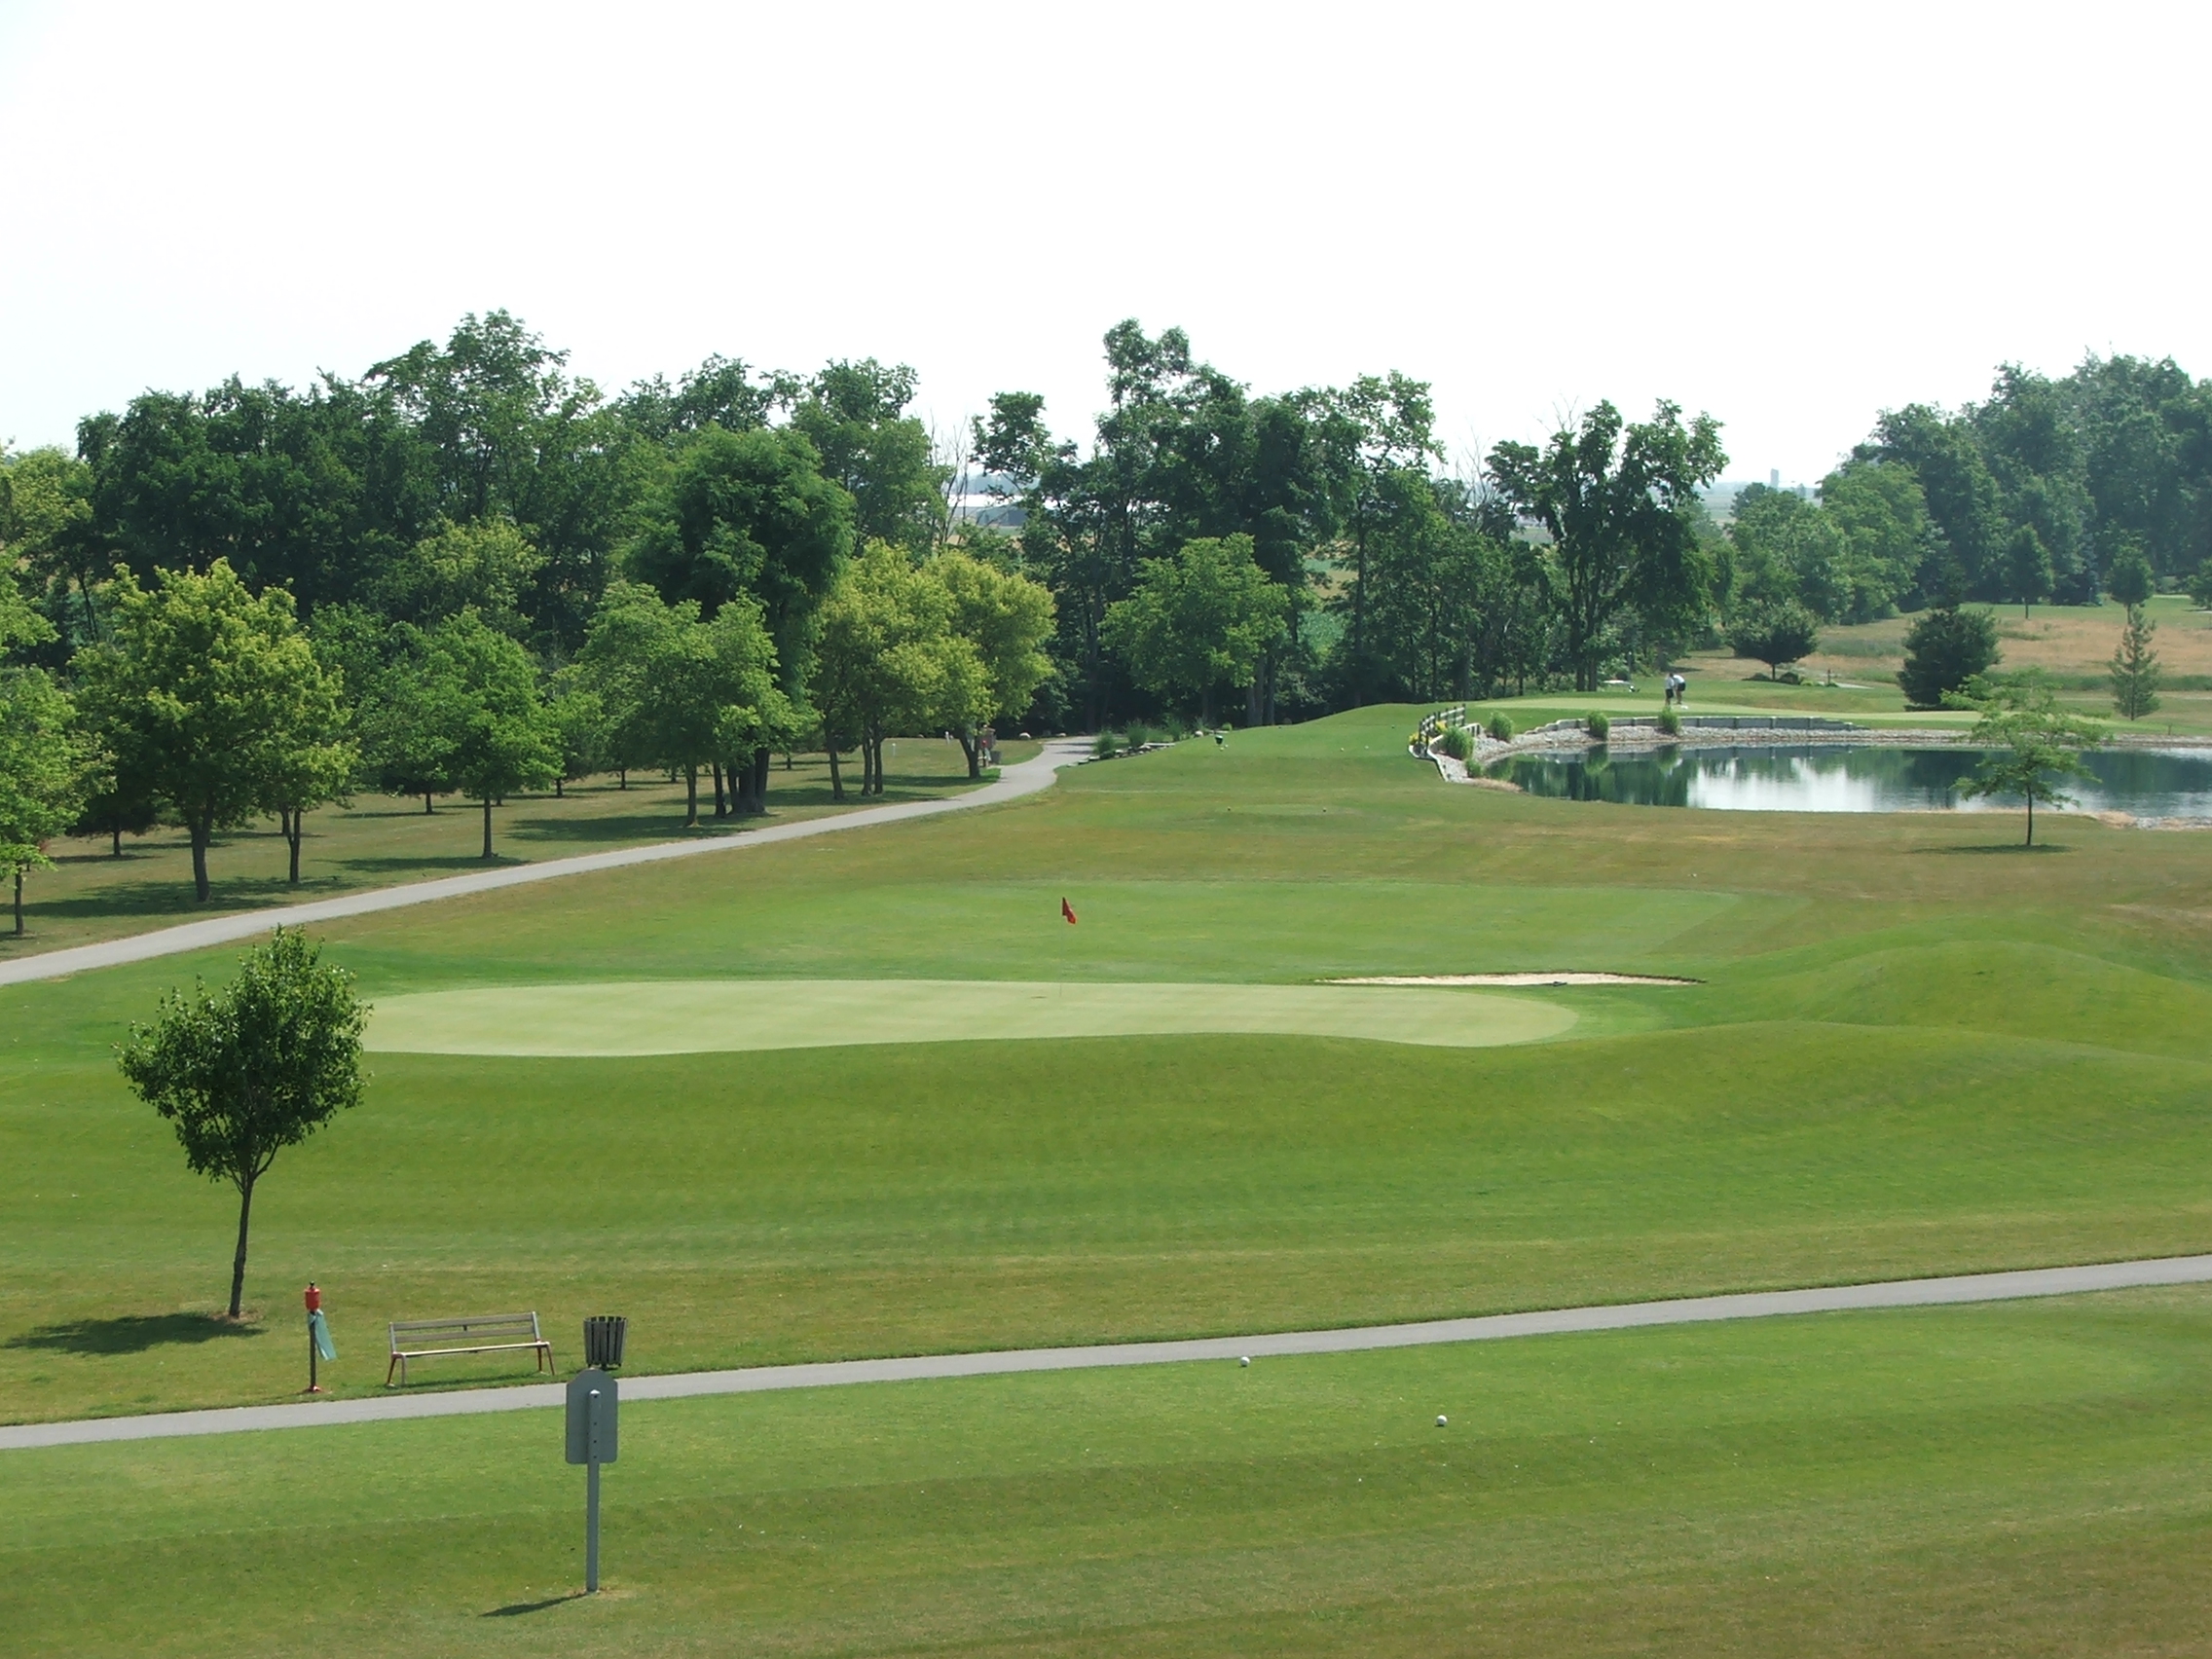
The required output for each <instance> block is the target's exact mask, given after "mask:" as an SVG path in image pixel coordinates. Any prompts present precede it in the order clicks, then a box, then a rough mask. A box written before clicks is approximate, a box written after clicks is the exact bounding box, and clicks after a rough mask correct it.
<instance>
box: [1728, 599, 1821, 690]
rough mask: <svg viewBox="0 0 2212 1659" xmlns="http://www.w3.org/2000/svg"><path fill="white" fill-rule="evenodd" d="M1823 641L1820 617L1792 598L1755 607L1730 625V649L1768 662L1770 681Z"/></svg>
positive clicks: (1778, 677)
mask: <svg viewBox="0 0 2212 1659" xmlns="http://www.w3.org/2000/svg"><path fill="white" fill-rule="evenodd" d="M1820 641H1821V624H1820V621H1819V619H1818V618H1817V617H1815V616H1814V615H1813V613H1812V612H1811V611H1810V610H1807V609H1806V608H1804V607H1803V606H1802V605H1799V604H1798V603H1797V602H1796V601H1795V600H1793V599H1788V600H1784V601H1782V602H1781V603H1780V604H1775V605H1759V606H1753V607H1752V608H1751V609H1749V610H1747V611H1746V612H1745V613H1744V614H1743V615H1741V616H1739V617H1738V618H1737V619H1736V620H1735V621H1734V622H1733V623H1731V624H1730V625H1729V628H1728V647H1729V649H1731V650H1733V651H1734V652H1735V653H1736V654H1737V655H1738V656H1740V657H1749V658H1750V659H1751V660H1752V661H1753V662H1763V663H1765V664H1766V668H1767V678H1768V679H1770V680H1779V679H1781V678H1782V671H1783V670H1784V669H1785V668H1788V666H1789V665H1790V664H1791V663H1793V662H1795V661H1797V660H1798V659H1799V658H1800V657H1806V656H1810V655H1812V653H1813V647H1814V646H1815V645H1819V644H1820Z"/></svg>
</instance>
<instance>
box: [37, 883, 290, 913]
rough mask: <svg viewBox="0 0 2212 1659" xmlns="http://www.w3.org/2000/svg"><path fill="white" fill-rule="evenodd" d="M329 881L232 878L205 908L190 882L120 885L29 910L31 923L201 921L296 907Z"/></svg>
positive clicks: (218, 887)
mask: <svg viewBox="0 0 2212 1659" xmlns="http://www.w3.org/2000/svg"><path fill="white" fill-rule="evenodd" d="M330 885H331V884H330V881H329V879H328V878H327V877H324V878H321V879H319V880H318V879H313V878H311V879H309V880H306V881H303V882H301V883H300V885H299V886H297V887H294V886H293V885H292V884H291V883H290V882H288V881H286V880H285V879H284V877H283V876H282V875H281V874H278V875H273V876H268V877H252V876H246V877H239V876H232V877H228V878H226V879H222V880H218V881H216V882H215V884H214V889H213V891H212V893H211V894H210V895H209V896H208V900H207V903H204V904H203V903H200V902H199V901H198V900H197V899H195V898H194V897H193V895H192V877H191V876H190V875H185V876H184V877H182V878H181V879H178V878H173V877H172V878H169V879H149V880H143V881H122V882H116V883H114V884H113V885H111V886H107V887H102V888H100V889H98V890H97V891H95V892H92V893H73V894H68V895H64V896H62V897H59V898H38V899H34V900H33V901H32V902H31V903H29V904H27V905H25V906H24V908H25V911H26V912H27V914H28V915H29V916H31V917H32V918H34V919H35V918H39V917H45V918H48V919H52V920H78V921H85V920H92V919H96V918H99V917H104V916H150V917H160V916H174V917H177V918H179V919H184V918H193V919H198V918H201V917H205V916H217V915H221V914H222V913H223V912H224V911H226V910H260V909H266V908H268V907H270V906H272V905H276V904H296V903H302V902H303V901H305V900H309V899H319V898H325V897H328V890H329V888H330Z"/></svg>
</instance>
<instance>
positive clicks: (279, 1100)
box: [118, 928, 368, 1319]
mask: <svg viewBox="0 0 2212 1659" xmlns="http://www.w3.org/2000/svg"><path fill="white" fill-rule="evenodd" d="M321 958H322V952H321V950H320V948H319V947H318V946H315V945H311V944H310V943H309V942H308V940H307V937H306V936H305V935H304V934H301V933H298V932H296V931H291V930H287V929H283V928H278V929H277V930H276V933H275V934H273V935H272V936H271V937H270V938H269V940H267V941H266V942H264V943H262V944H260V945H257V946H256V947H255V948H254V949H253V950H251V951H249V952H247V954H246V955H245V956H244V957H243V958H241V959H240V972H239V976H238V977H237V978H235V979H234V980H232V981H231V983H229V984H228V985H225V986H224V987H223V988H222V989H220V990H217V991H213V992H210V991H209V990H208V989H207V988H206V986H205V985H204V984H203V983H200V982H198V981H195V983H194V987H193V992H192V995H191V996H189V997H187V996H186V995H185V994H184V993H183V992H181V991H172V992H171V993H170V994H169V995H168V996H167V997H166V998H165V999H163V1002H162V1006H161V1009H160V1011H159V1013H158V1014H157V1015H156V1017H155V1019H154V1022H153V1023H152V1024H151V1025H133V1026H132V1027H131V1028H130V1042H129V1046H127V1047H126V1048H124V1049H123V1050H122V1051H121V1053H120V1055H119V1056H118V1058H119V1062H120V1064H121V1066H122V1068H123V1075H124V1077H125V1078H127V1079H128V1080H129V1084H130V1087H131V1088H133V1089H134V1090H136V1091H137V1093H138V1096H139V1098H140V1099H142V1100H144V1101H145V1102H146V1103H147V1104H148V1105H150V1106H152V1107H153V1108H154V1110H155V1111H156V1112H158V1113H160V1114H161V1115H162V1116H163V1117H164V1118H166V1120H168V1122H169V1123H170V1124H172V1125H173V1126H174V1127H175V1129H176V1138H177V1141H178V1142H179V1144H181V1145H182V1146H183V1148H184V1161H185V1166H186V1167H187V1168H189V1169H190V1170H191V1171H192V1172H193V1173H194V1174H195V1175H204V1176H206V1177H207V1178H208V1179H209V1180H212V1181H228V1182H229V1183H230V1184H231V1185H232V1186H233V1187H235V1188H237V1189H238V1195H239V1241H238V1252H237V1254H236V1255H235V1256H233V1258H232V1260H231V1317H232V1318H234V1319H236V1318H237V1317H239V1312H240V1306H241V1299H242V1298H243V1296H244V1294H245V1258H246V1235H247V1229H248V1226H249V1225H250V1223H251V1221H252V1218H253V1194H254V1189H255V1187H256V1186H257V1185H258V1184H259V1183H260V1181H261V1178H262V1177H263V1176H264V1175H266V1174H268V1173H269V1167H270V1165H271V1164H272V1163H274V1162H275V1161H276V1155H277V1154H278V1153H279V1152H281V1151H283V1150H284V1148H286V1147H288V1146H297V1145H299V1144H300V1142H302V1141H304V1140H306V1139H307V1138H308V1136H310V1135H312V1134H313V1133H314V1131H315V1130H317V1129H319V1128H321V1127H322V1125H323V1124H327V1123H328V1122H329V1121H330V1120H331V1119H332V1118H333V1117H335V1116H336V1115H337V1114H338V1113H339V1112H341V1111H344V1110H345V1109H347V1108H348V1107H350V1106H353V1105H356V1104H358V1103H359V1101H360V1098H361V1088H362V1082H363V1078H362V1073H361V1032H362V1029H363V1027H364V1025H365V1024H366V1022H367V1017H368V1009H367V1007H366V1006H365V1005H364V1004H362V1003H361V1002H360V1001H359V1000H358V999H356V998H355V997H354V995H353V985H352V979H353V977H352V976H351V975H350V974H348V973H347V972H346V971H345V970H343V969H341V968H338V967H335V966H333V965H330V964H326V963H324V962H323V961H322V959H321Z"/></svg>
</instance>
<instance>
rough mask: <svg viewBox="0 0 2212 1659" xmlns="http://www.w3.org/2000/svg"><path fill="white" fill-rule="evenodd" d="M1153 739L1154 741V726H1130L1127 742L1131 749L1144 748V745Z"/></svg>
mask: <svg viewBox="0 0 2212 1659" xmlns="http://www.w3.org/2000/svg"><path fill="white" fill-rule="evenodd" d="M1151 741H1152V727H1150V726H1141V725H1133V726H1131V727H1129V735H1128V738H1127V742H1128V745H1129V747H1130V748H1131V749H1142V748H1143V747H1144V746H1145V745H1146V744H1148V743H1150V742H1151Z"/></svg>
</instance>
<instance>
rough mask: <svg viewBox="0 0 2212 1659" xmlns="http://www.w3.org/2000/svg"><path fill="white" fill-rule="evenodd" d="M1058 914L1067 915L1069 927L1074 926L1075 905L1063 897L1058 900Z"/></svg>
mask: <svg viewBox="0 0 2212 1659" xmlns="http://www.w3.org/2000/svg"><path fill="white" fill-rule="evenodd" d="M1060 914H1061V915H1063V916H1065V917H1067V919H1068V926H1069V927H1071V928H1072V927H1074V926H1075V907H1074V906H1073V905H1071V904H1070V903H1068V902H1067V901H1066V900H1065V899H1062V900H1061V901H1060Z"/></svg>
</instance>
